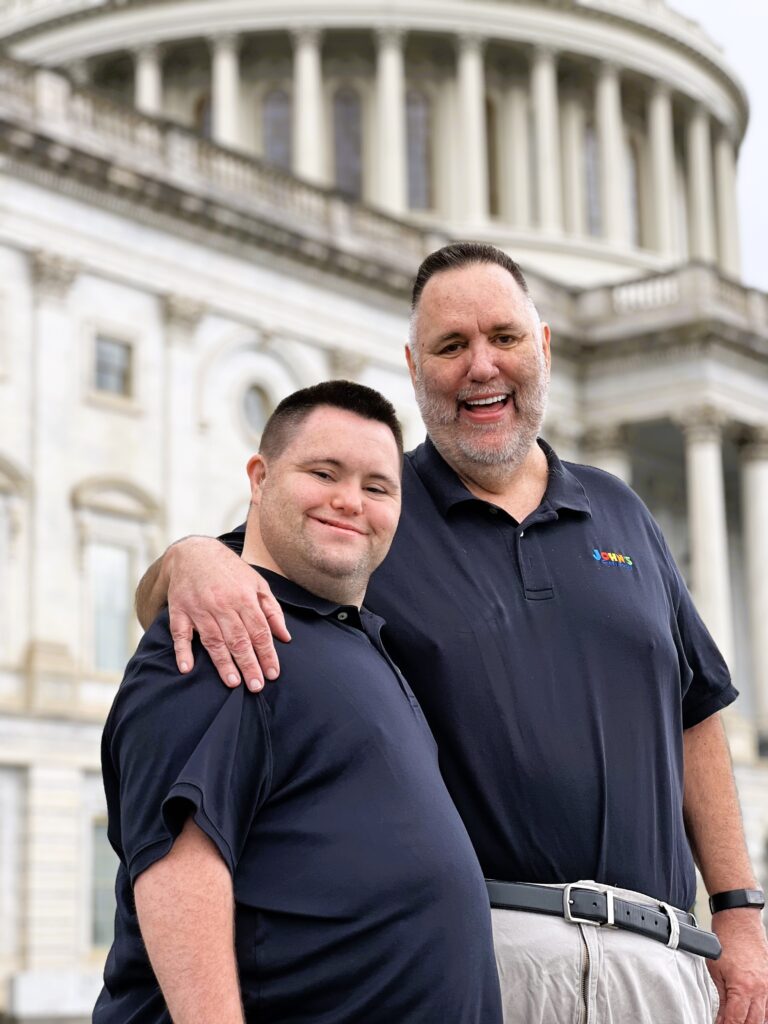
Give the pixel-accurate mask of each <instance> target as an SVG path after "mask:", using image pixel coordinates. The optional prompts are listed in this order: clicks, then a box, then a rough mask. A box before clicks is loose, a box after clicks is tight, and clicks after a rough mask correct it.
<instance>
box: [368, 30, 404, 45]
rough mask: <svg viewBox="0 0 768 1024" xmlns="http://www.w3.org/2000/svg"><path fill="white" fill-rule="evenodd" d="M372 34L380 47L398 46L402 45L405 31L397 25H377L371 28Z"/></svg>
mask: <svg viewBox="0 0 768 1024" xmlns="http://www.w3.org/2000/svg"><path fill="white" fill-rule="evenodd" d="M373 34H374V35H375V37H376V42H377V43H378V45H379V46H380V47H385V46H391V47H398V48H399V47H401V46H402V45H403V41H404V39H405V37H406V35H407V32H406V31H405V29H404V28H401V27H400V26H399V25H377V26H376V27H375V28H374V30H373Z"/></svg>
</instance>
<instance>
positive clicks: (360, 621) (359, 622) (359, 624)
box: [251, 565, 384, 634]
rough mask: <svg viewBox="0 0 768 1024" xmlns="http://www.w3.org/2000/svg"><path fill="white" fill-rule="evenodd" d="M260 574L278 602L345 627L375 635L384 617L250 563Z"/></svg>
mask: <svg viewBox="0 0 768 1024" xmlns="http://www.w3.org/2000/svg"><path fill="white" fill-rule="evenodd" d="M251 567H252V568H253V569H255V570H256V571H257V572H258V573H260V574H261V575H262V576H263V577H264V579H265V580H266V581H267V583H268V584H269V588H270V590H271V591H272V593H273V594H274V596H275V597H276V598H277V600H278V601H279V602H280V604H286V605H290V606H291V607H292V608H302V609H304V610H305V611H313V612H316V613H317V614H318V615H320V616H322V618H324V619H336V620H337V621H338V622H343V623H344V624H345V625H347V626H353V627H354V628H355V629H362V630H363V632H365V633H371V632H373V633H375V634H378V633H379V631H380V629H381V627H382V625H383V624H384V620H383V619H380V618H379V616H378V615H374V614H373V612H369V611H368V609H367V608H358V607H357V606H356V605H354V604H339V603H338V602H336V601H329V600H328V599H327V598H325V597H319V596H318V595H317V594H313V593H312V592H311V591H309V590H305V589H304V587H302V586H300V584H298V583H294V581H293V580H289V579H287V578H286V577H285V576H281V575H280V573H278V572H274V571H273V570H272V569H265V568H264V567H263V566H261V565H253V566H251Z"/></svg>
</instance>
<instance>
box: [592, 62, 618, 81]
mask: <svg viewBox="0 0 768 1024" xmlns="http://www.w3.org/2000/svg"><path fill="white" fill-rule="evenodd" d="M597 70H598V75H599V77H600V78H618V77H619V75H620V74H621V65H620V64H619V63H618V62H617V61H615V60H601V61H599V62H598V65H597Z"/></svg>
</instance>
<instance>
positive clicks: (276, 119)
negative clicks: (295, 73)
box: [262, 88, 292, 171]
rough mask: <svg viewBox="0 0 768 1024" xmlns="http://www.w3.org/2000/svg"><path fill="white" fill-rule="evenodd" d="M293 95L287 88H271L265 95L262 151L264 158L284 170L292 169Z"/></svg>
mask: <svg viewBox="0 0 768 1024" xmlns="http://www.w3.org/2000/svg"><path fill="white" fill-rule="evenodd" d="M291 149H292V147H291V97H290V96H289V95H288V93H287V92H286V90H285V89H280V88H277V89H270V91H269V92H268V93H267V94H266V96H265V97H264V104H263V117H262V151H263V153H264V159H265V160H268V161H269V163H271V164H274V165H275V167H281V168H282V169H283V170H284V171H289V170H290V169H291V161H292V153H291Z"/></svg>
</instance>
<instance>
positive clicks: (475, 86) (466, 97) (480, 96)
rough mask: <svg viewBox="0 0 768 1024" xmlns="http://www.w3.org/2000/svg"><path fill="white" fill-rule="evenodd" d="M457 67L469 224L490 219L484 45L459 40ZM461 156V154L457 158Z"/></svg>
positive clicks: (468, 38)
mask: <svg viewBox="0 0 768 1024" xmlns="http://www.w3.org/2000/svg"><path fill="white" fill-rule="evenodd" d="M458 44H459V56H458V66H457V79H458V99H459V124H460V131H459V133H458V136H457V144H458V147H459V148H460V154H461V156H460V162H461V163H462V164H463V168H464V173H463V188H464V215H465V217H466V219H467V221H468V222H469V223H470V224H477V223H482V222H483V221H485V220H486V219H487V217H488V140H487V137H486V119H485V67H484V63H483V41H482V40H481V39H480V38H479V37H478V36H471V35H468V36H460V37H459V40H458ZM457 156H458V154H457Z"/></svg>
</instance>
